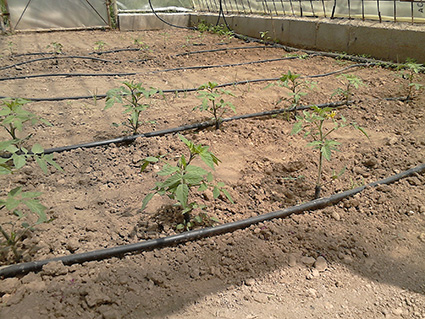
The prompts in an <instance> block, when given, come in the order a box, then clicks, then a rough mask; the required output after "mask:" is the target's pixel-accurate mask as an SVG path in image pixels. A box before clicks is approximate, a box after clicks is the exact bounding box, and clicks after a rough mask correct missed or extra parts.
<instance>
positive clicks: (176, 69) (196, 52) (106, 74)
mask: <svg viewBox="0 0 425 319" xmlns="http://www.w3.org/2000/svg"><path fill="white" fill-rule="evenodd" d="M249 48H261V46H255V47H249ZM240 49H244V47H237V48H223V49H213V50H203V51H194V52H186V53H180V54H176V55H175V57H177V56H184V55H189V54H198V53H205V52H217V51H229V50H240ZM80 58H85V57H83V56H82V57H80ZM295 58H297V57H283V58H276V59H266V60H259V61H251V62H242V63H236V64H221V65H212V66H195V67H181V68H171V69H164V70H158V71H149V72H127V73H54V74H51V73H49V74H34V75H22V76H14V77H7V78H0V82H1V81H10V80H23V79H33V78H44V77H60V76H63V77H83V76H130V75H137V74H145V73H160V72H171V71H179V70H189V69H207V68H220V67H233V66H241V65H245V64H255V63H267V62H276V61H282V60H288V59H295ZM48 59H54V58H48ZM36 61H40V59H35V60H29V61H25V62H21V63H17V64H13V65H9V66H6V67H5V68H8V69H9V68H12V67H14V66H18V65H21V64H27V63H32V62H36ZM146 61H148V59H142V60H138V61H132V62H146ZM116 62H117V63H118V62H119V61H116ZM0 70H1V69H0Z"/></svg>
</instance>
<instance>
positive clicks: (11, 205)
mask: <svg viewBox="0 0 425 319" xmlns="http://www.w3.org/2000/svg"><path fill="white" fill-rule="evenodd" d="M40 195H41V193H39V192H23V191H22V188H21V187H17V188H14V189H12V190H11V191H10V192H9V193H8V194H7V197H6V199H0V210H3V209H6V210H7V211H9V213H10V214H11V215H13V216H15V217H17V219H18V221H20V222H21V225H20V226H21V227H20V228H18V229H17V226H16V224H17V222H12V221H11V222H7V223H4V224H2V225H0V235H1V237H2V238H3V240H0V254H3V255H6V259H7V254H8V252H9V251H12V253H13V257H14V260H15V262H19V261H20V260H21V259H22V254H21V252H20V251H19V249H18V244H19V242H20V241H21V240H22V239H23V238H24V237H25V236H26V234H27V233H28V231H30V230H34V226H36V225H39V224H42V223H46V222H48V221H49V220H48V218H47V216H46V213H45V210H46V207H45V206H43V205H42V204H41V203H40V201H39V200H38V197H39V196H40ZM21 207H24V208H25V211H23V210H22V209H21Z"/></svg>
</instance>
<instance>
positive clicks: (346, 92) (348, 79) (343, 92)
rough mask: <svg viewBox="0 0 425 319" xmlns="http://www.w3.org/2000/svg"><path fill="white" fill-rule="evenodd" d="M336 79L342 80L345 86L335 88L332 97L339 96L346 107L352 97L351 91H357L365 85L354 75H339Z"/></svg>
mask: <svg viewBox="0 0 425 319" xmlns="http://www.w3.org/2000/svg"><path fill="white" fill-rule="evenodd" d="M337 78H338V79H342V80H343V81H344V82H345V84H346V86H345V88H337V89H336V90H335V91H334V93H332V96H341V97H342V98H343V99H344V101H345V104H346V105H348V102H349V101H350V99H351V97H352V95H353V89H358V88H359V87H360V86H365V85H366V84H365V83H364V82H363V81H362V79H361V78H359V77H358V76H357V75H354V74H341V75H339V76H337Z"/></svg>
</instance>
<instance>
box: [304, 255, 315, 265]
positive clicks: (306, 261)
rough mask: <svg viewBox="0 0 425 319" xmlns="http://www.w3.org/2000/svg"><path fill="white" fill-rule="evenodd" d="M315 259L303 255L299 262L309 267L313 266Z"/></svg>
mask: <svg viewBox="0 0 425 319" xmlns="http://www.w3.org/2000/svg"><path fill="white" fill-rule="evenodd" d="M315 261H316V260H315V259H314V258H313V257H308V256H304V257H302V258H301V262H302V263H303V264H304V265H306V266H309V267H311V266H313V265H314V263H315Z"/></svg>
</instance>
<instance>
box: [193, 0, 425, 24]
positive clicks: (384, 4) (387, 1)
mask: <svg viewBox="0 0 425 319" xmlns="http://www.w3.org/2000/svg"><path fill="white" fill-rule="evenodd" d="M193 3H194V6H195V10H198V11H204V12H205V11H209V12H211V11H212V12H218V10H219V4H220V2H219V1H204V0H193ZM334 3H335V4H336V6H335V12H334V17H339V18H348V17H351V18H356V19H361V18H362V17H363V14H364V17H365V18H366V19H372V20H378V19H379V14H378V4H379V12H380V13H381V18H382V20H390V21H393V20H394V11H395V14H396V17H397V21H407V22H410V21H412V14H413V17H414V22H421V23H424V22H425V1H423V0H419V1H418V0H414V1H413V2H412V1H409V0H363V1H362V0H348V1H347V0H336V1H334V0H225V1H223V2H222V5H223V10H224V12H225V13H233V12H234V13H237V12H239V13H245V14H252V13H254V14H267V15H270V14H272V15H281V14H285V15H296V16H301V15H303V16H310V17H311V16H317V17H324V16H326V17H330V16H331V14H332V10H333V6H334ZM394 8H395V9H394Z"/></svg>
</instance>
